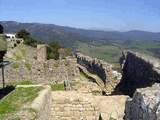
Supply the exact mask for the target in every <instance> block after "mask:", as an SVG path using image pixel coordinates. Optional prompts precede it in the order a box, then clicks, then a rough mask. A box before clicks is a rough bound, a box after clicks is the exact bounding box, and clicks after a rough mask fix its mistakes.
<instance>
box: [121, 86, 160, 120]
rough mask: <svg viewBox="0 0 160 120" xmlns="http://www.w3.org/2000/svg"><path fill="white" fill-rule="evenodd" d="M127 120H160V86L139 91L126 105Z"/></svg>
mask: <svg viewBox="0 0 160 120" xmlns="http://www.w3.org/2000/svg"><path fill="white" fill-rule="evenodd" d="M124 118H125V120H160V86H159V84H155V85H153V86H152V87H147V88H141V89H137V90H136V92H135V93H134V96H133V98H132V99H131V98H130V99H128V100H127V102H126V105H125V117H124Z"/></svg>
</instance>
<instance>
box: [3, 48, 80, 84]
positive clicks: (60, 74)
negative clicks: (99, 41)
mask: <svg viewBox="0 0 160 120" xmlns="http://www.w3.org/2000/svg"><path fill="white" fill-rule="evenodd" d="M32 52H33V53H34V51H32ZM46 57H47V55H46V48H45V45H40V46H38V47H37V56H36V58H37V59H34V58H33V59H32V61H30V63H26V61H25V60H22V61H19V62H13V63H12V64H11V65H8V66H6V67H5V80H6V82H12V81H24V80H30V81H32V82H36V83H55V82H63V81H64V80H66V79H68V80H70V81H71V80H75V78H76V77H77V76H78V75H79V70H78V68H77V60H76V58H74V57H67V58H66V59H62V60H54V59H50V60H47V58H46ZM0 75H1V74H0Z"/></svg>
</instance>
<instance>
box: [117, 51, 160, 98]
mask: <svg viewBox="0 0 160 120" xmlns="http://www.w3.org/2000/svg"><path fill="white" fill-rule="evenodd" d="M123 63H124V65H123V68H122V72H123V73H122V80H121V82H120V84H119V85H118V86H117V88H119V89H120V90H121V91H122V92H123V93H125V94H127V95H130V96H132V95H133V93H134V92H135V90H136V88H142V87H147V86H151V85H152V84H154V83H155V82H160V61H159V60H158V59H155V58H152V57H149V56H145V55H141V54H138V53H133V52H131V51H128V52H127V53H126V58H125V59H124V62H123Z"/></svg>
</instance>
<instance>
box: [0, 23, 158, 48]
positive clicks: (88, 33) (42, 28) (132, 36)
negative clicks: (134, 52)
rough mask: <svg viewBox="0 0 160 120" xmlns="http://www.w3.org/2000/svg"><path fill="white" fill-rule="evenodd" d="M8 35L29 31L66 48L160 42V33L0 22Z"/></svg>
mask: <svg viewBox="0 0 160 120" xmlns="http://www.w3.org/2000/svg"><path fill="white" fill-rule="evenodd" d="M0 24H2V25H3V26H4V30H5V32H6V33H13V32H17V31H18V30H20V29H26V30H28V31H29V32H30V33H31V34H32V35H33V36H34V37H35V38H36V39H39V40H42V41H45V42H50V41H55V40H56V41H60V42H61V43H62V44H63V45H64V46H72V45H73V44H74V43H75V42H76V41H85V42H90V41H103V42H105V41H135V40H136V41H144V40H149V41H160V33H153V32H146V31H138V30H134V31H128V32H119V31H98V30H86V29H78V28H72V27H66V26H58V25H54V24H42V23H20V22H15V21H0Z"/></svg>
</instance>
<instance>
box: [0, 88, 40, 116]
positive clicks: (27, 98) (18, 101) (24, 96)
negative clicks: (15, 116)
mask: <svg viewBox="0 0 160 120" xmlns="http://www.w3.org/2000/svg"><path fill="white" fill-rule="evenodd" d="M41 89H42V88H41V87H29V88H16V89H15V91H13V92H12V93H11V94H9V95H8V96H6V97H5V98H4V99H2V100H0V119H3V117H4V116H5V115H6V114H10V113H16V112H17V111H19V110H20V109H21V107H22V106H23V105H24V104H26V103H28V102H31V101H33V100H34V99H35V98H36V97H37V96H38V92H39V91H40V90H41Z"/></svg>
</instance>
